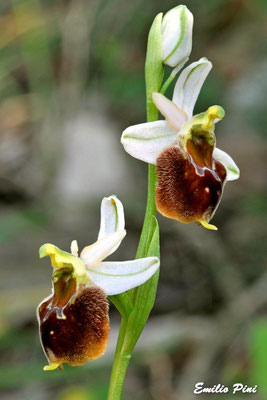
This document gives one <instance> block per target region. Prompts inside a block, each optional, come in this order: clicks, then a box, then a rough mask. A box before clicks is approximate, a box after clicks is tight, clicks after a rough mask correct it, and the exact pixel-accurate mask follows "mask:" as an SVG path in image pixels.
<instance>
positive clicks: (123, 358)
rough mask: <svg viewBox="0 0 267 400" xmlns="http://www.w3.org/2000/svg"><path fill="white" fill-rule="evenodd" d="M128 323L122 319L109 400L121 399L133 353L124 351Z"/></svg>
mask: <svg viewBox="0 0 267 400" xmlns="http://www.w3.org/2000/svg"><path fill="white" fill-rule="evenodd" d="M127 322H128V321H127V319H125V318H122V319H121V326H120V332H119V337H118V341H117V347H116V352H115V358H114V363H113V366H112V371H111V377H110V384H109V391H108V397H107V400H118V399H121V395H122V390H123V384H124V379H125V375H126V371H127V368H128V365H129V362H130V359H131V353H128V352H126V351H124V350H123V341H124V337H125V333H126V329H127Z"/></svg>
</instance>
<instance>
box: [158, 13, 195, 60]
mask: <svg viewBox="0 0 267 400" xmlns="http://www.w3.org/2000/svg"><path fill="white" fill-rule="evenodd" d="M192 30H193V15H192V13H191V12H190V11H189V10H188V8H187V7H186V6H183V5H180V6H178V7H175V8H172V9H171V10H170V11H168V12H167V14H165V16H164V17H163V20H162V58H163V63H164V64H167V65H169V66H170V67H176V66H177V65H178V64H180V63H182V62H185V60H186V59H187V58H188V57H189V55H190V53H191V50H192Z"/></svg>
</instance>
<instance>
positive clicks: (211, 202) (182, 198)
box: [155, 146, 226, 229]
mask: <svg viewBox="0 0 267 400" xmlns="http://www.w3.org/2000/svg"><path fill="white" fill-rule="evenodd" d="M157 176H158V183H157V187H156V198H155V200H156V205H157V209H158V211H159V212H160V213H161V214H163V215H164V216H165V217H168V218H172V219H175V220H178V221H180V222H183V223H190V222H194V221H195V222H198V223H199V224H201V225H203V226H204V227H206V228H208V229H215V228H216V227H214V226H213V225H210V224H209V220H210V219H211V218H212V216H213V215H214V213H215V211H216V209H217V207H218V204H219V203H220V200H221V197H222V193H223V189H224V184H225V177H226V172H225V168H224V167H223V165H222V164H219V163H216V165H215V170H213V169H210V168H207V167H205V166H204V167H199V166H197V165H196V163H195V162H194V160H193V159H192V156H191V155H190V154H188V153H186V152H185V150H184V149H183V147H178V146H170V147H168V148H166V149H165V150H163V151H162V153H161V154H160V156H159V157H158V162H157Z"/></svg>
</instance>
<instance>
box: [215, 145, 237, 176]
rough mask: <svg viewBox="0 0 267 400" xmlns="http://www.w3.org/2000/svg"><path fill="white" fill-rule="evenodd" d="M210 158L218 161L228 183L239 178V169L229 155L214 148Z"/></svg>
mask: <svg viewBox="0 0 267 400" xmlns="http://www.w3.org/2000/svg"><path fill="white" fill-rule="evenodd" d="M212 156H213V158H214V160H216V161H219V162H220V163H221V164H222V165H223V166H224V167H225V168H226V171H227V180H228V181H234V180H235V179H238V178H239V176H240V171H239V168H238V166H237V165H236V163H235V162H234V160H233V159H232V157H230V156H229V154H227V153H225V151H222V150H220V149H218V148H217V147H215V149H214V150H213V153H212Z"/></svg>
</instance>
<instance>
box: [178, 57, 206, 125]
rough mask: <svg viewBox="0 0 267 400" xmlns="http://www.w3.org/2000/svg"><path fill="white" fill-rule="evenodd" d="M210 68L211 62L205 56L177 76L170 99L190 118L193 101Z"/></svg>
mask: <svg viewBox="0 0 267 400" xmlns="http://www.w3.org/2000/svg"><path fill="white" fill-rule="evenodd" d="M211 68H212V64H211V62H210V61H208V60H207V59H206V58H205V57H203V58H201V59H200V60H199V61H197V62H194V63H192V64H190V65H189V66H188V67H187V68H185V69H184V70H183V71H182V73H181V75H180V76H179V78H178V80H177V82H176V85H175V88H174V91H173V99H172V101H173V102H174V103H175V104H176V105H177V106H178V107H179V108H181V109H182V110H183V111H184V112H185V113H186V114H187V116H188V119H191V118H192V115H193V110H194V106H195V103H196V101H197V98H198V95H199V92H200V89H201V87H202V85H203V83H204V82H205V79H206V78H207V76H208V73H209V72H210V70H211Z"/></svg>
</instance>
